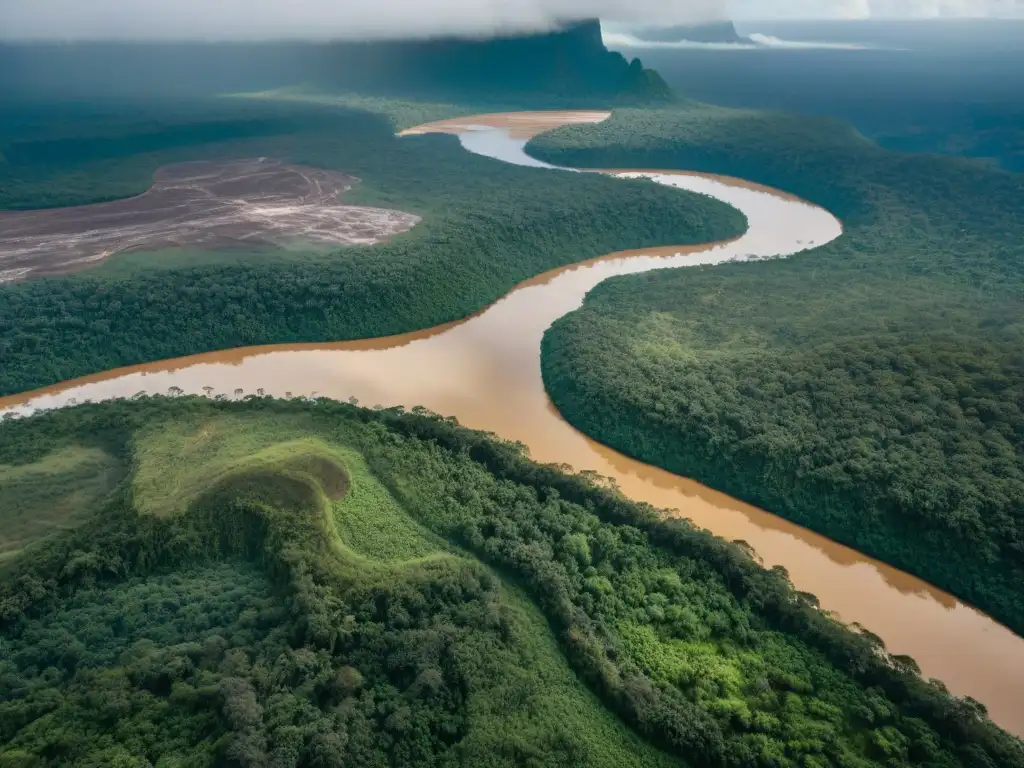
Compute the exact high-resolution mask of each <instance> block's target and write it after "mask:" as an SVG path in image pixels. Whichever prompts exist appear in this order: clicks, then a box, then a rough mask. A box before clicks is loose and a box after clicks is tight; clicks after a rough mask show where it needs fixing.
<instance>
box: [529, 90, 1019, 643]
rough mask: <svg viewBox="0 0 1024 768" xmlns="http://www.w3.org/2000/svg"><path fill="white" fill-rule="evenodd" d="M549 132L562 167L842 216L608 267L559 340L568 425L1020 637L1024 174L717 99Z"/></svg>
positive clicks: (554, 335)
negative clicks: (693, 184)
mask: <svg viewBox="0 0 1024 768" xmlns="http://www.w3.org/2000/svg"><path fill="white" fill-rule="evenodd" d="M531 146H532V151H534V152H536V153H537V154H538V155H540V156H541V157H543V158H545V159H548V160H550V161H552V162H556V163H562V164H569V165H581V166H594V167H615V166H625V167H664V168H691V169H696V170H701V171H710V172H718V173H725V174H733V175H737V176H741V177H743V178H747V179H751V180H754V181H759V182H762V183H766V184H770V185H773V186H777V187H780V188H782V189H785V190H788V191H790V192H793V193H795V194H798V195H800V196H802V197H804V198H807V199H809V200H812V201H815V202H817V203H820V204H822V205H825V206H827V207H829V208H830V209H831V210H833V211H834V212H835V213H836V214H837V215H838V216H840V217H841V218H842V220H843V223H844V227H845V233H844V235H843V236H842V237H841V238H840V239H839V240H837V241H835V242H834V243H832V244H829V245H827V246H825V247H822V248H818V249H815V250H813V251H810V252H807V253H803V254H799V255H797V256H794V257H792V258H790V259H786V260H785V261H771V262H764V263H752V264H731V265H722V266H717V267H714V268H710V269H709V268H696V269H686V270H675V271H671V270H669V271H658V272H652V273H650V274H646V275H638V276H633V277H623V278H616V279H614V280H611V281H607V282H605V283H603V284H602V285H601V286H599V287H598V288H597V289H596V290H595V291H593V292H592V293H591V294H590V295H589V296H588V298H587V300H586V302H585V304H584V307H583V308H582V309H581V310H580V311H578V312H576V313H573V314H572V315H569V316H567V317H566V318H563V319H562V320H560V321H559V322H558V323H556V324H555V325H554V327H553V328H552V329H551V330H550V331H549V332H548V334H547V336H546V338H545V340H544V345H543V370H544V377H545V382H546V385H547V388H548V391H549V392H550V393H551V396H552V398H553V400H554V402H555V403H556V405H557V406H558V408H559V410H560V411H561V412H562V413H563V414H564V415H565V417H566V418H568V419H569V421H571V422H572V423H573V424H574V425H576V426H577V427H578V428H580V429H581V430H583V431H584V432H586V433H587V434H589V435H591V436H593V437H595V438H597V439H599V440H601V441H602V442H604V443H607V444H609V445H612V446H614V447H616V448H618V449H619V450H622V451H625V452H627V453H629V454H631V455H633V456H636V457H638V458H641V459H643V460H645V461H648V462H650V463H653V464H656V465H659V466H662V467H665V468H667V469H670V470H671V471H674V472H677V473H680V474H684V475H688V476H691V477H695V478H697V479H699V480H701V481H703V482H705V483H707V484H709V485H711V486H713V487H716V488H719V489H721V490H724V491H726V492H727V493H730V494H732V495H734V496H739V497H741V498H744V499H746V500H748V501H751V502H753V503H756V504H758V505H759V506H762V507H764V508H767V509H769V510H771V511H773V512H776V513H778V514H780V515H782V516H784V517H787V518H789V519H791V520H794V521H796V522H798V523H800V524H802V525H805V526H807V527H809V528H812V529H814V530H817V531H819V532H822V533H824V534H826V535H828V536H830V537H832V538H835V539H838V540H840V541H843V542H845V543H848V544H850V545H852V546H854V547H856V548H857V549H859V550H861V551H864V552H867V553H869V554H872V555H874V556H876V557H878V558H880V559H882V560H885V561H887V562H889V563H892V564H894V565H896V566H898V567H900V568H903V569H905V570H908V571H910V572H912V573H915V574H917V575H919V576H922V577H924V578H926V579H928V580H929V581H931V582H933V583H935V584H937V585H939V586H941V587H943V588H945V589H948V590H950V591H951V592H953V593H955V594H956V595H958V596H959V597H961V598H964V599H966V600H968V601H970V602H973V603H974V604H976V605H978V606H979V607H981V608H983V609H984V610H986V611H987V612H989V613H991V614H992V615H993V616H995V617H997V618H998V619H1000V620H1001V621H1003V622H1005V623H1007V624H1008V625H1009V626H1011V627H1013V628H1014V629H1016V630H1017V631H1024V599H1022V595H1021V591H1020V589H1019V586H1018V585H1019V584H1020V583H1022V579H1024V516H1022V511H1024V410H1022V407H1021V404H1022V403H1024V400H1022V396H1024V390H1022V388H1021V386H1022V385H1021V382H1022V381H1024V364H1022V358H1021V355H1020V349H1021V345H1022V344H1024V323H1022V319H1024V301H1022V297H1024V245H1022V243H1024V218H1022V216H1021V209H1020V205H1019V201H1020V200H1021V199H1024V178H1022V177H1021V176H1020V175H1017V174H1012V173H1007V172H1002V171H999V170H995V169H991V168H986V167H983V166H980V165H979V164H976V163H973V162H969V161H966V160H959V159H954V158H941V157H929V156H912V155H901V154H897V153H894V152H889V151H887V150H883V149H881V148H879V147H878V146H876V145H874V144H872V143H871V142H869V141H867V140H866V139H864V138H863V137H862V136H860V135H859V134H857V133H856V132H855V131H853V130H852V129H851V128H849V127H848V126H844V125H843V124H840V123H836V122H833V121H828V120H815V119H810V118H805V117H798V116H787V115H782V114H775V113H769V112H759V111H756V110H730V109H723V108H716V107H706V106H702V105H699V104H692V105H688V106H687V107H684V108H680V109H674V110H661V111H657V110H652V111H628V112H627V111H623V112H617V113H616V114H615V116H614V117H613V118H612V120H610V121H609V122H608V123H606V124H602V125H599V126H594V127H590V128H582V127H580V128H572V129H564V130H559V131H557V132H555V133H552V134H549V135H547V136H544V137H540V138H539V139H538V140H535V142H534V143H533V144H532V145H531Z"/></svg>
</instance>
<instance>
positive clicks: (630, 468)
mask: <svg viewBox="0 0 1024 768" xmlns="http://www.w3.org/2000/svg"><path fill="white" fill-rule="evenodd" d="M600 117H601V115H600V114H592V115H591V119H600ZM555 119H556V118H554V117H552V116H545V119H544V120H536V121H534V123H533V126H534V127H533V128H530V130H535V129H536V130H539V128H537V126H538V125H541V126H542V127H550V126H551V124H552V120H555ZM574 119H576V120H579V119H582V118H581V117H580V115H579V113H575V116H574ZM488 120H489V121H490V122H492V123H498V124H499V125H500V121H498V120H495V119H493V118H488ZM525 122H526V121H521V122H520V123H518V124H517V129H516V132H517V135H516V136H511V135H510V134H509V133H508V132H506V131H504V130H503V129H501V128H500V127H493V126H492V127H491V128H486V129H485V128H479V127H476V126H480V125H481V124H482V122H481V121H479V120H478V119H477V118H473V119H471V120H469V121H465V124H466V125H468V126H473V127H472V128H471V129H460V130H468V133H463V134H462V136H461V138H462V140H463V142H464V143H465V144H467V146H470V147H472V148H474V149H476V150H477V151H484V149H482V148H486V151H487V152H488V154H492V155H494V156H498V157H501V158H502V159H504V160H506V161H509V162H516V161H517V160H521V159H522V158H523V157H524V156H525V155H524V153H523V145H524V144H525V141H526V138H527V137H526V136H524V135H523V134H524V133H526V132H527V129H526V128H524V127H523V126H524V124H525ZM453 130H454V129H453ZM481 136H484V137H485V138H484V139H481V138H480V137H481ZM638 173H644V174H645V175H652V176H653V177H654V178H655V179H656V180H657V181H659V182H660V183H663V184H669V185H672V186H677V187H681V188H685V189H690V190H693V191H698V192H703V193H706V194H711V195H713V196H715V197H717V198H719V199H721V200H724V201H726V202H728V203H730V204H732V205H734V206H735V207H737V208H739V209H740V210H741V211H742V212H743V213H744V214H745V215H746V216H747V219H748V221H749V231H748V232H747V233H746V234H745V235H744V236H743V237H741V238H739V239H737V240H735V241H732V242H728V243H719V244H715V245H712V246H707V247H698V248H686V249H681V248H655V249H645V250H643V251H627V252H622V253H616V254H610V255H608V256H605V257H601V258H599V259H593V260H591V261H589V262H586V263H583V264H578V265H573V266H570V267H565V268H562V269H557V270H553V271H551V272H548V273H546V274H544V275H540V276H538V277H536V278H533V279H531V280H528V281H526V282H524V283H523V284H521V285H520V286H518V287H517V288H516V289H515V290H514V291H512V292H510V293H509V294H508V295H507V296H505V297H504V298H503V299H501V300H499V301H498V302H496V303H495V304H493V305H492V306H490V307H488V308H487V309H485V310H483V311H481V312H479V313H477V314H476V315H473V316H472V317H470V318H466V319H465V320H461V321H459V322H455V323H449V324H447V325H443V326H439V327H437V328H431V329H427V330H424V331H418V332H415V333H408V334H402V335H399V336H392V337H387V338H382V339H368V340H362V341H350V342H340V343H335V344H292V345H278V346H269V347H257V348H250V349H236V350H230V351H226V352H214V353H209V354H205V355H197V356H194V357H190V358H184V359H181V360H172V361H165V362H161V363H154V364H151V365H144V366H135V367H132V368H125V369H121V370H117V371H111V372H107V373H105V374H100V375H97V376H90V377H86V378H84V379H80V380H77V381H72V382H67V383H65V384H62V385H60V386H57V387H51V388H49V389H47V390H41V391H38V392H34V393H28V394H26V395H21V396H17V397H9V398H5V399H3V400H0V407H7V408H12V409H14V410H18V411H23V412H24V411H27V410H31V409H34V408H49V407H58V406H61V405H64V404H67V403H68V402H70V400H71V399H72V398H74V399H77V400H78V401H82V400H84V399H87V398H88V399H93V400H99V399H104V398H110V397H126V396H131V395H133V394H135V393H136V392H140V391H144V392H150V393H164V392H166V391H167V390H168V389H169V388H170V387H172V386H173V387H179V388H180V389H182V390H184V391H186V392H190V393H196V394H201V393H202V392H203V391H204V387H212V389H213V391H215V392H218V393H232V392H234V391H235V390H236V389H238V388H241V389H243V390H245V391H246V392H248V393H252V392H255V391H256V390H257V388H259V389H262V390H263V391H265V392H266V393H267V394H271V395H278V396H285V395H287V394H289V393H291V394H294V395H304V394H311V393H317V394H320V395H324V396H329V397H334V398H337V399H347V398H349V397H353V396H354V397H356V398H358V399H359V400H360V402H361V403H362V404H364V405H377V404H380V405H404V406H406V407H412V406H415V405H423V406H425V407H427V408H429V409H431V410H433V411H436V412H438V413H443V414H446V415H452V416H455V417H457V418H458V419H459V421H460V422H461V423H463V424H466V425H467V426H470V427H474V428H477V429H483V430H487V431H490V432H494V433H496V434H499V435H501V436H502V437H505V438H508V439H511V440H519V441H521V442H523V443H525V444H526V445H528V446H529V448H530V452H531V454H532V456H533V457H534V458H535V459H537V460H538V461H542V462H548V463H564V464H569V465H571V466H573V467H575V468H577V469H590V470H594V471H596V472H598V473H599V474H601V475H604V476H608V477H612V478H615V480H616V481H617V483H618V485H619V487H620V488H621V489H622V491H623V492H624V493H626V494H627V495H628V496H630V497H631V498H634V499H637V500H639V501H645V502H648V503H650V504H653V505H654V506H656V507H660V508H665V509H673V510H678V512H677V514H679V515H682V516H685V517H687V518H690V519H691V520H693V521H694V522H695V523H696V524H697V525H700V526H702V527H704V528H707V529H709V530H711V531H713V532H714V533H716V534H718V535H721V536H723V537H725V538H727V539H730V540H743V541H746V542H748V543H749V544H750V545H751V546H752V547H753V548H754V549H755V550H756V552H757V554H758V555H759V556H760V557H761V558H762V560H763V562H764V563H765V564H766V565H767V566H772V565H783V566H785V568H786V569H787V570H788V571H789V573H790V576H791V578H792V580H793V582H794V584H795V585H796V587H797V588H798V589H801V590H804V591H808V592H813V593H814V594H816V595H817V596H818V598H819V599H820V601H821V605H822V607H823V608H825V609H826V610H829V611H831V612H833V613H835V614H837V615H839V616H840V617H842V618H843V619H844V620H846V621H850V622H853V621H856V622H858V623H860V624H861V625H863V626H865V627H867V628H868V629H870V630H871V631H872V632H874V633H875V634H877V635H879V636H880V637H882V638H883V639H884V640H885V642H886V644H887V646H888V648H889V649H890V650H891V651H892V652H893V653H898V654H908V655H910V656H913V657H914V658H915V659H916V660H917V661H918V663H919V664H920V666H921V668H922V670H923V671H924V674H925V675H926V676H929V677H938V678H940V679H942V680H943V681H945V683H946V684H947V685H948V686H949V688H950V690H952V691H953V692H955V693H957V694H961V695H963V694H969V695H971V696H973V697H974V698H976V699H978V700H979V701H982V702H984V703H985V704H986V705H987V706H988V708H989V711H990V714H991V715H992V717H993V719H994V720H995V721H996V722H998V723H1000V724H1001V725H1003V726H1004V727H1007V728H1009V729H1012V730H1015V731H1016V732H1018V733H1024V640H1021V638H1018V637H1017V636H1015V635H1014V634H1013V633H1011V632H1010V631H1009V630H1007V629H1006V628H1005V627H1002V626H1001V625H999V624H997V623H996V622H994V621H992V620H991V619H989V618H988V617H986V616H985V615H984V614H982V613H980V612H979V611H976V610H974V609H973V608H971V607H969V606H966V605H964V604H962V603H960V602H959V601H957V600H956V599H955V598H953V597H952V596H950V595H948V594H946V593H944V592H942V591H941V590H938V589H936V588H934V587H932V586H931V585H929V584H927V583H925V582H923V581H921V580H920V579H917V578H914V577H913V576H910V575H909V574H906V573H903V572H901V571H898V570H897V569H894V568H891V567H888V566H886V565H884V564H883V563H880V562H878V561H875V560H873V559H871V558H868V557H865V556H864V555H862V554H860V553H858V552H856V551H855V550H852V549H850V548H848V547H844V546H841V545H839V544H837V543H835V542H833V541H830V540H828V539H826V538H824V537H822V536H818V535H817V534H814V533H812V532H810V531H808V530H806V529H803V528H801V527H799V526H796V525H793V524H791V523H788V522H786V521H785V520H783V519H781V518H778V517H775V516H774V515H770V514H768V513H766V512H764V511H762V510H760V509H757V508H756V507H753V506H750V505H748V504H745V503H743V502H741V501H739V500H737V499H733V498H730V497H728V496H726V495H724V494H721V493H718V492H716V491H714V490H711V489H709V488H706V487H705V486H702V485H700V484H699V483H696V482H694V481H692V480H688V479H685V478H682V477H678V476H676V475H673V474H671V473H669V472H665V471H663V470H660V469H657V468H654V467H651V466H648V465H645V464H642V463H640V462H637V461H634V460H632V459H629V458H628V457H626V456H624V455H622V454H620V453H618V452H616V451H614V450H612V449H610V448H608V447H606V446H602V445H600V444H598V443H596V442H594V441H593V440H591V439H589V438H587V437H586V436H584V435H582V434H580V433H579V432H577V431H576V430H574V429H573V428H572V427H570V426H569V425H568V424H566V423H565V422H564V421H563V420H562V419H561V418H560V417H559V415H558V413H557V412H556V411H555V410H554V408H553V407H552V405H551V402H550V400H549V399H548V396H547V394H546V392H545V391H544V387H543V384H542V381H541V375H540V362H539V350H540V341H541V337H542V335H543V333H544V331H545V330H546V329H547V328H548V327H549V326H550V325H551V323H552V322H553V321H554V320H555V319H557V318H558V317H561V316H562V315H563V314H565V313H566V312H569V311H572V310H573V309H575V308H577V307H578V306H579V305H580V304H581V302H582V300H583V297H584V296H585V294H586V293H587V291H589V290H590V289H591V288H593V287H594V286H595V285H597V284H598V283H599V282H601V281H602V280H604V279H606V278H608V277H611V276H614V275H621V274H628V273H636V272H643V271H647V270H650V269H656V268H663V267H681V266H690V265H695V264H716V263H720V262H723V261H727V260H732V259H745V258H750V257H756V258H762V257H771V256H782V255H788V254H791V253H795V252H797V251H800V250H803V249H805V248H808V247H811V245H812V244H814V243H824V242H828V241H829V240H832V239H834V238H835V237H838V236H839V235H840V233H841V227H840V225H839V222H838V221H836V219H835V218H834V217H832V216H831V215H830V214H828V213H827V212H826V211H823V210H822V209H820V208H816V207H814V206H810V205H808V204H806V203H804V202H802V201H799V200H797V199H795V198H792V197H790V196H786V195H778V194H774V193H769V192H768V191H766V190H764V188H761V187H757V186H756V185H749V184H744V183H740V182H735V181H733V180H723V179H720V178H716V177H708V176H701V175H695V174H664V173H656V172H645V171H636V172H633V173H631V174H630V175H636V174H638Z"/></svg>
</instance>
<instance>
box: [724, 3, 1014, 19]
mask: <svg viewBox="0 0 1024 768" xmlns="http://www.w3.org/2000/svg"><path fill="white" fill-rule="evenodd" d="M731 10H732V13H733V16H734V18H738V19H778V18H787V19H869V18H876V19H877V18H889V19H894V18H902V19H923V18H958V17H960V18H962V17H980V18H1009V19H1012V18H1024V0H732V2H731Z"/></svg>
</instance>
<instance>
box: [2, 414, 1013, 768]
mask: <svg viewBox="0 0 1024 768" xmlns="http://www.w3.org/2000/svg"><path fill="white" fill-rule="evenodd" d="M0 765H3V766H12V767H13V766H19V767H20V766H40V768H44V767H49V766H61V768H64V767H65V766H67V767H70V768H96V767H97V766H125V767H127V766H132V767H133V768H134V766H140V767H141V766H153V765H156V766H160V767H161V768H163V767H164V766H166V767H167V768H171V767H172V766H195V767H196V768H205V767H206V766H224V767H225V768H252V767H255V766H274V767H275V768H276V767H280V768H300V766H301V767H302V768H342V767H344V768H363V767H364V766H365V767H366V768H382V767H384V766H396V767H398V766H400V767H401V768H415V767H418V766H423V768H426V767H427V766H455V765H470V766H479V767H480V768H484V767H485V766H495V767H496V768H511V766H559V767H560V768H562V767H565V768H576V767H577V766H579V767H580V768H582V767H583V766H586V768H600V767H603V766H607V768H662V767H664V768H669V766H690V767H691V768H780V767H782V766H804V767H806V768H817V767H819V766H820V767H823V766H826V765H837V766H848V767H849V768H883V767H884V768H910V767H911V766H930V767H934V768H954V766H966V767H969V768H994V767H995V766H999V768H1022V766H1024V752H1022V749H1021V743H1020V742H1019V741H1018V740H1016V739H1014V738H1012V737H1010V736H1008V735H1007V734H1006V733H1004V732H1002V731H1000V730H999V729H998V728H996V727H995V726H994V725H993V724H992V723H991V722H990V721H989V720H988V719H987V718H986V717H985V716H984V712H983V710H982V709H981V707H980V706H979V705H978V704H977V702H973V701H971V700H970V699H966V700H964V699H956V698H953V697H952V696H950V695H949V694H947V693H946V692H945V691H944V690H943V689H942V686H941V685H940V684H938V683H936V682H926V681H924V680H922V679H921V678H920V676H919V675H918V674H917V673H916V671H915V665H914V663H913V661H912V660H910V659H908V658H906V657H897V656H891V655H890V654H888V653H887V652H886V651H885V650H884V648H882V647H881V645H880V641H879V640H878V639H877V638H875V637H873V636H872V635H870V634H869V633H866V632H853V631H851V630H849V629H847V628H846V627H844V626H843V625H842V624H840V623H839V622H837V621H835V620H834V619H833V618H832V617H831V616H829V614H827V613H825V612H823V611H821V610H819V609H818V608H817V606H816V604H815V601H814V599H813V596H809V595H806V594H801V593H796V592H795V591H794V590H793V587H792V586H791V585H790V584H789V582H788V580H787V578H786V576H785V572H784V571H783V570H781V569H774V570H766V569H764V568H762V567H761V566H760V565H758V564H757V563H756V562H755V560H754V559H753V558H752V557H751V556H750V554H749V552H747V551H746V550H745V549H743V548H741V547H740V546H738V545H736V544H729V543H727V542H725V541H724V540H722V539H718V538H716V537H714V536H711V535H710V534H709V533H707V532H705V531H700V530H698V529H696V528H695V527H694V526H693V525H692V524H690V523H689V522H688V521H686V520H678V519H676V520H663V519H662V518H661V517H660V516H659V515H658V514H657V513H656V512H655V511H654V510H652V509H650V508H648V507H645V506H643V505H638V504H635V503H632V502H630V501H629V500H627V499H626V498H625V497H624V496H622V494H620V493H618V492H617V491H616V490H615V489H614V488H609V487H607V486H605V485H603V484H602V483H600V482H598V481H595V479H593V478H591V477H590V476H589V475H587V474H581V475H570V474H566V473H564V472H563V471H562V470H561V469H560V468H559V467H556V466H543V465H538V464H535V463H533V462H532V461H530V460H529V459H528V457H526V456H525V455H524V454H523V451H522V447H521V446H518V445H515V444H511V443H504V442H501V441H499V440H497V439H495V438H493V437H492V436H488V435H484V434H482V433H477V432H471V431H469V430H467V429H464V428H462V427H459V426H458V425H457V424H455V423H453V421H452V420H449V419H444V418H441V417H440V416H436V415H433V414H429V413H425V412H422V411H419V410H414V412H413V413H411V414H404V413H401V412H400V411H398V410H395V409H388V410H367V409H360V408H358V407H356V406H353V405H350V404H348V403H337V402H332V401H328V400H317V401H311V400H272V399H270V398H256V397H250V398H248V399H246V400H244V401H233V402H232V401H227V400H224V399H219V400H207V399H205V398H194V397H192V398H156V399H151V398H141V399H138V400H134V401H114V402H107V403H102V404H90V405H84V406H79V407H76V408H72V409H65V410H61V411H56V412H51V413H46V414H41V415H38V416H36V417H33V418H30V419H22V420H13V421H7V420H5V421H3V422H2V423H0Z"/></svg>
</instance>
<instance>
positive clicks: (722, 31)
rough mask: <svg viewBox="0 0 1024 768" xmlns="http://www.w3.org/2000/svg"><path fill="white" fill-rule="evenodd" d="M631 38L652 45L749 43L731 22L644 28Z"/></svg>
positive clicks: (634, 33) (635, 32)
mask: <svg viewBox="0 0 1024 768" xmlns="http://www.w3.org/2000/svg"><path fill="white" fill-rule="evenodd" d="M633 36H634V37H637V38H639V39H641V40H647V41H649V42H652V43H679V42H684V41H685V42H689V43H736V44H739V43H750V39H749V38H747V37H743V36H741V35H740V34H739V33H738V32H737V31H736V26H735V25H734V24H733V23H732V22H731V21H715V22H711V23H710V24H693V25H690V24H679V25H676V26H674V27H646V28H643V29H638V30H636V31H634V32H633Z"/></svg>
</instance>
